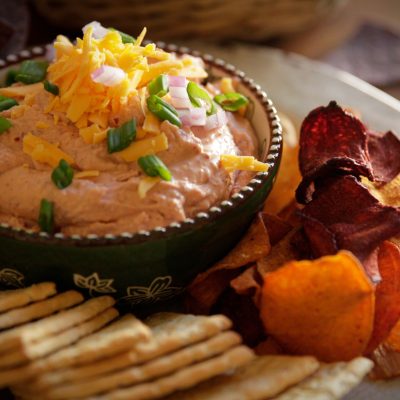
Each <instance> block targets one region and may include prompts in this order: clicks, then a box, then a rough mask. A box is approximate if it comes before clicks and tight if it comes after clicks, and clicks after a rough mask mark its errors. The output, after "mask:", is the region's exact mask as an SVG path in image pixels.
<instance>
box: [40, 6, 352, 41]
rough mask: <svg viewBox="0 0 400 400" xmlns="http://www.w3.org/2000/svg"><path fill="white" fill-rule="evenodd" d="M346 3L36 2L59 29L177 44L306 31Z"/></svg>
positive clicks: (245, 38)
mask: <svg viewBox="0 0 400 400" xmlns="http://www.w3.org/2000/svg"><path fill="white" fill-rule="evenodd" d="M343 1H344V0H153V1H152V0H35V2H36V6H37V9H38V11H39V13H40V14H42V15H43V16H45V17H46V18H47V19H48V20H49V21H50V22H51V23H52V24H54V25H56V26H58V27H60V28H68V29H79V28H81V27H82V26H83V25H85V24H86V23H88V22H90V21H92V20H97V21H100V22H102V23H103V25H105V26H112V27H116V28H118V29H120V30H123V31H125V32H127V33H131V34H137V33H138V32H139V31H140V30H141V28H142V27H143V26H147V28H148V30H149V36H150V37H151V38H152V39H153V40H160V39H162V40H170V39H176V38H179V39H181V38H191V39H212V40H224V39H241V40H248V41H262V40H264V39H268V38H271V37H276V36H282V35H285V34H289V33H294V32H298V31H301V30H304V29H306V28H307V27H309V26H310V25H312V24H313V23H315V22H316V21H318V20H319V19H320V18H321V17H323V16H325V15H326V14H328V13H329V12H330V11H331V10H332V9H333V8H334V7H336V6H337V5H338V4H339V3H342V2H343Z"/></svg>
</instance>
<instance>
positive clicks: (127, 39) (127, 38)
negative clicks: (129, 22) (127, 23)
mask: <svg viewBox="0 0 400 400" xmlns="http://www.w3.org/2000/svg"><path fill="white" fill-rule="evenodd" d="M108 29H110V30H111V31H116V32H118V33H119V35H120V36H121V40H122V43H124V44H127V43H132V44H135V42H136V39H135V38H134V37H133V36H131V35H128V34H127V33H124V32H121V31H119V30H118V29H115V28H108Z"/></svg>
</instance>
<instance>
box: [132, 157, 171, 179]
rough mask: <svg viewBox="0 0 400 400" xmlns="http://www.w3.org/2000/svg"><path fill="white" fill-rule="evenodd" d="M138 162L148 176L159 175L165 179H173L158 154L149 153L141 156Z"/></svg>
mask: <svg viewBox="0 0 400 400" xmlns="http://www.w3.org/2000/svg"><path fill="white" fill-rule="evenodd" d="M138 164H139V165H140V168H142V170H143V171H144V172H145V174H146V175H148V176H152V177H155V176H159V177H160V178H161V179H163V180H164V181H170V180H171V179H172V175H171V172H170V171H169V170H168V168H167V167H166V166H165V164H164V163H163V162H162V161H161V160H160V159H159V158H158V157H157V156H154V155H149V156H144V157H140V158H139V160H138Z"/></svg>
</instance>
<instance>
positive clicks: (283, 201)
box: [264, 120, 301, 215]
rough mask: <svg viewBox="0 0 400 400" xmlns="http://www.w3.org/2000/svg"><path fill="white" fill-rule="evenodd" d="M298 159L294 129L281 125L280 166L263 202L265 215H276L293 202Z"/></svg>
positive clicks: (298, 172)
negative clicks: (281, 148) (272, 185)
mask: <svg viewBox="0 0 400 400" xmlns="http://www.w3.org/2000/svg"><path fill="white" fill-rule="evenodd" d="M282 121H284V120H282ZM293 139H294V140H293ZM298 157H299V146H298V141H297V134H296V131H295V128H294V127H290V126H289V125H288V124H283V151H282V159H281V165H280V168H279V172H278V175H277V178H276V181H275V183H274V187H273V189H272V191H271V193H270V195H269V196H268V198H267V201H266V202H265V206H264V211H266V212H267V213H270V214H274V215H276V214H278V213H279V212H281V211H282V210H283V209H284V208H285V207H287V206H288V205H289V204H290V203H291V202H292V201H293V200H294V192H295V190H296V188H297V186H298V184H299V183H300V181H301V174H300V170H299V165H298V161H297V160H298Z"/></svg>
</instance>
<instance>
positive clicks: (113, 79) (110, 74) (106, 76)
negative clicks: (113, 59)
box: [90, 65, 125, 86]
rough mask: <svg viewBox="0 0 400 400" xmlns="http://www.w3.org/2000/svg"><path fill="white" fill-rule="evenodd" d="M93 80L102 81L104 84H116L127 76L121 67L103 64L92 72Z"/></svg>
mask: <svg viewBox="0 0 400 400" xmlns="http://www.w3.org/2000/svg"><path fill="white" fill-rule="evenodd" d="M90 76H91V78H92V80H93V82H96V83H102V84H103V85H104V86H116V85H118V84H119V83H121V81H122V80H123V79H124V78H125V72H124V71H123V70H122V69H121V68H117V67H111V66H109V65H103V66H102V67H100V68H97V69H96V70H94V71H93V72H92V73H91V74H90Z"/></svg>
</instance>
